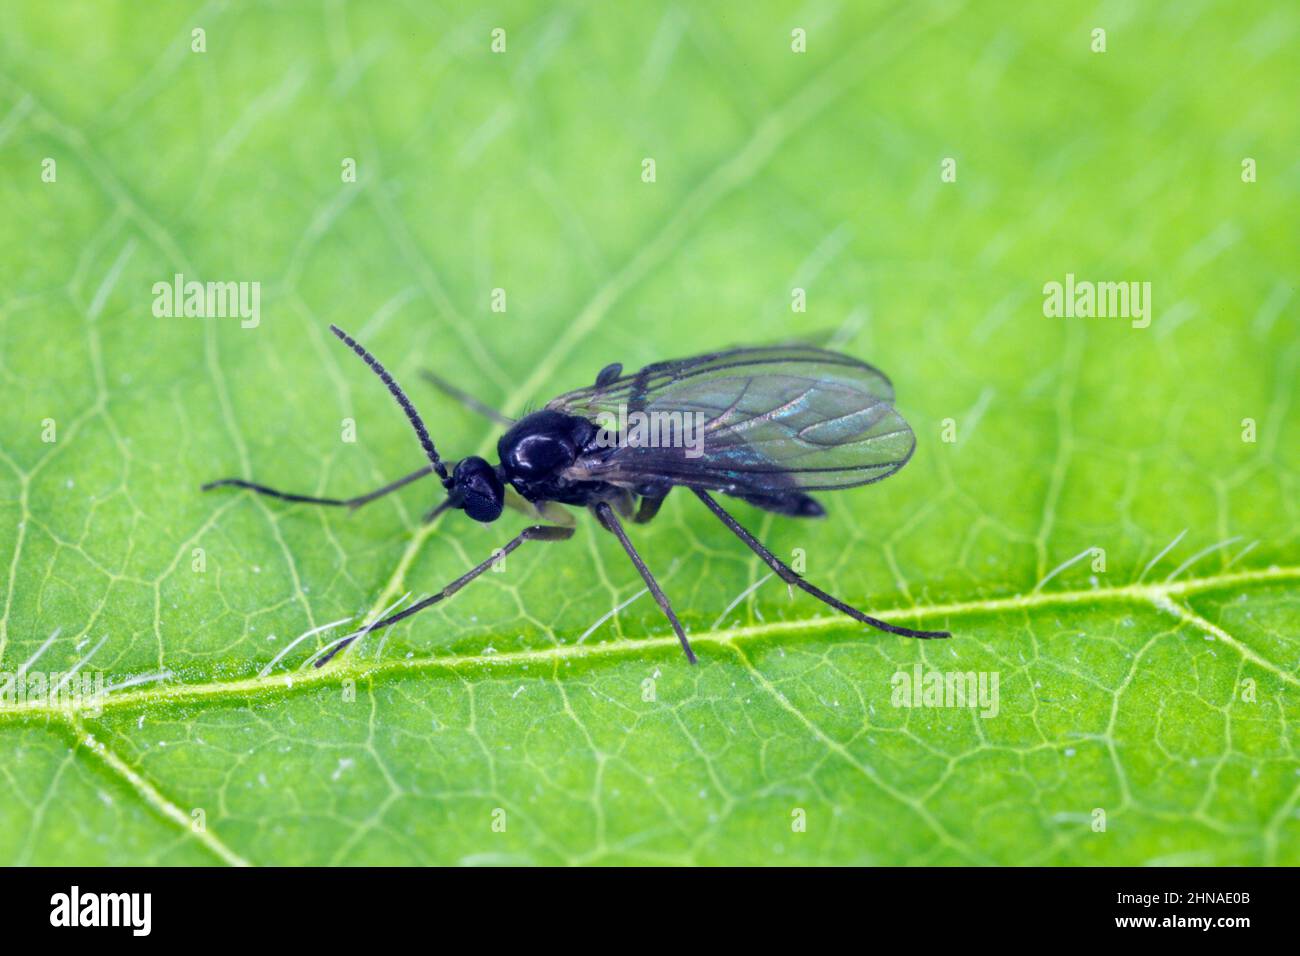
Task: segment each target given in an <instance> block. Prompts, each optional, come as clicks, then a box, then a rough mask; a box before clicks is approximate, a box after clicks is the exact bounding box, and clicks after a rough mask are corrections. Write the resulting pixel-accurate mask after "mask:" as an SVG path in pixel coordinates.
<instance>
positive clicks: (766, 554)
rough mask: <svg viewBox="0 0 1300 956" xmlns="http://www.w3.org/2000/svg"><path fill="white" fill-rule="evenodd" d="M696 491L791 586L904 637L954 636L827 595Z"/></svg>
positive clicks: (703, 493) (700, 491) (880, 628)
mask: <svg viewBox="0 0 1300 956" xmlns="http://www.w3.org/2000/svg"><path fill="white" fill-rule="evenodd" d="M692 490H693V491H694V492H695V494H696V495H698V496H699V499H700V500H701V501H703V502H704V504H705V505H706V506H707V507H708V509H709V510H710V511H712V512H713V513H714V514H715V515H717V516H718V519H719V520H720V521H721V522H722V523H723V524H725V525H726V526H727V527H728V528H730V529H731V532H732V533H733V534H734V535H735V536H736V537H737V538H739V539H740V540H741V541H743V542H745V544H746V545H747V546H748V547H749V549H750V550H751V551H753V552H754V553H755V554H757V555H758V556H759V557H760V558H762V559H763V561H764V562H765V563H766V564H767V566H768V567H769V568H771V569H772V570H773V571H775V572H776V573H777V575H778V576H779V577H780V578H781V580H782V581H784V582H785V583H786V584H787V585H794V586H795V587H797V588H800V589H801V590H804V591H807V592H808V593H809V594H811V595H812V596H813V597H815V598H817V600H819V601H821V602H822V603H823V604H828V605H830V606H831V607H833V608H835V610H837V611H841V612H843V613H844V614H847V615H848V616H849V617H851V618H853V619H854V620H855V621H861V622H862V623H863V624H869V625H870V626H871V627H874V628H876V629H877V630H880V631H888V632H889V633H890V634H901V635H902V636H904V637H919V638H944V637H952V635H951V634H949V633H948V632H947V631H915V630H912V629H911V628H910V627H899V626H898V625H897V624H890V623H888V622H887V621H882V620H880V619H878V618H874V617H871V616H870V615H868V614H863V613H862V612H861V611H859V610H858V609H857V608H855V607H853V606H852V605H849V604H845V603H844V602H843V601H841V600H839V598H835V597H832V596H831V595H829V594H827V593H826V592H825V591H823V590H822V589H821V588H819V587H817V586H816V585H814V584H809V583H808V582H807V581H805V580H804V579H803V578H801V577H800V576H799V575H798V574H797V573H796V572H795V571H794V569H793V568H791V567H790V566H789V565H787V564H786V563H785V562H784V561H782V560H781V559H780V558H778V557H777V556H776V555H774V554H773V553H772V552H771V551H769V550H768V549H767V548H765V547H764V546H763V544H762V543H761V542H760V541H759V540H758V539H757V538H755V537H754V536H753V535H752V534H750V533H749V532H748V531H746V530H745V529H744V528H743V527H742V526H741V524H740V522H738V521H737V520H736V519H735V518H733V517H732V516H731V515H730V514H728V513H727V511H726V510H725V509H724V508H723V507H722V505H720V504H718V503H717V502H716V501H714V500H713V496H712V495H710V494H709V493H708V492H707V491H703V490H701V489H699V488H693V489H692Z"/></svg>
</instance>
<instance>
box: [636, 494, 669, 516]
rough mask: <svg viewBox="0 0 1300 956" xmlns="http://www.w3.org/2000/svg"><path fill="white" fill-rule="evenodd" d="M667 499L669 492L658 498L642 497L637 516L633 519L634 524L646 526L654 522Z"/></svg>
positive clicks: (651, 496) (653, 496)
mask: <svg viewBox="0 0 1300 956" xmlns="http://www.w3.org/2000/svg"><path fill="white" fill-rule="evenodd" d="M669 490H670V491H671V490H672V489H669ZM667 497H668V492H667V491H665V492H664V493H663V494H662V495H658V496H655V495H642V496H641V502H640V504H638V505H637V509H636V516H635V517H634V518H633V519H632V523H633V524H645V523H646V522H648V521H652V520H654V516H655V515H657V514H658V513H659V506H660V505H662V504H663V503H664V499H665V498H667Z"/></svg>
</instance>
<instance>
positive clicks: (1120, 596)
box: [0, 566, 1300, 721]
mask: <svg viewBox="0 0 1300 956" xmlns="http://www.w3.org/2000/svg"><path fill="white" fill-rule="evenodd" d="M1298 579H1300V566H1286V567H1279V566H1273V567H1269V568H1262V569H1257V570H1251V571H1237V572H1232V573H1221V574H1216V575H1210V576H1207V577H1202V578H1188V579H1187V580H1184V581H1172V582H1160V583H1156V584H1126V585H1119V586H1117V587H1110V588H1094V589H1090V590H1084V591H1047V592H1044V591H1033V592H1030V593H1028V594H1016V595H1010V596H1007V597H1001V598H985V599H977V600H972V601H955V602H950V603H944V604H930V605H917V606H914V607H908V608H895V609H893V610H890V611H885V612H881V614H880V616H881V617H883V618H884V619H886V620H897V619H917V618H936V617H943V618H952V617H961V616H972V615H977V614H992V613H999V612H1008V611H1022V610H1035V609H1038V608H1045V607H1058V606H1062V605H1072V604H1085V603H1087V604H1094V605H1095V604H1121V603H1134V604H1144V605H1148V606H1150V607H1153V608H1155V609H1156V610H1158V611H1162V612H1165V613H1171V614H1173V615H1174V616H1175V617H1178V618H1180V619H1182V620H1184V621H1186V622H1188V623H1194V624H1197V625H1198V626H1201V627H1202V629H1203V630H1207V631H1208V632H1210V633H1214V634H1216V635H1217V636H1220V637H1221V638H1222V637H1231V636H1230V635H1228V634H1227V632H1226V631H1224V630H1223V629H1222V628H1220V627H1218V626H1217V625H1214V624H1212V623H1211V622H1208V621H1206V620H1205V619H1204V618H1201V617H1200V616H1199V615H1197V614H1195V613H1194V612H1192V611H1189V610H1188V609H1187V608H1186V607H1185V606H1183V605H1180V604H1176V603H1175V602H1173V600H1172V599H1173V598H1174V597H1177V596H1182V595H1187V594H1196V593H1200V592H1203V591H1212V590H1217V589H1220V588H1224V587H1229V586H1233V585H1238V586H1240V585H1248V584H1268V583H1271V582H1276V581H1291V580H1298ZM844 626H849V619H848V618H846V617H844V616H843V615H838V614H836V615H819V616H817V617H809V618H799V619H793V620H788V621H768V622H764V623H761V624H752V625H747V626H745V627H733V628H729V629H726V630H709V631H702V632H699V633H693V634H691V635H690V638H691V643H692V644H693V645H709V644H711V645H714V646H728V645H733V644H736V643H738V642H741V641H751V640H761V639H762V638H764V637H769V636H773V635H777V634H790V633H798V632H801V631H809V630H821V629H827V628H832V627H844ZM956 639H957V640H960V637H958V638H956ZM1232 640H1233V643H1234V646H1236V648H1237V650H1238V651H1239V652H1241V651H1242V650H1243V647H1244V646H1245V645H1242V644H1241V642H1239V641H1237V640H1236V639H1235V638H1233V639H1232ZM677 646H678V641H677V638H676V636H675V635H672V634H669V635H666V636H659V637H647V638H632V639H624V640H617V641H606V642H604V643H601V644H590V645H588V644H557V645H555V646H553V647H546V648H539V649H534V650H524V651H506V652H503V653H496V654H482V653H480V654H455V655H446V656H442V657H424V658H416V659H411V660H408V659H402V660H391V661H375V662H369V663H367V662H364V661H363V660H362V659H361V658H359V657H349V656H343V657H340V658H338V659H337V663H335V664H332V665H330V666H328V667H324V668H321V669H319V670H318V669H315V668H310V669H308V670H306V671H294V672H291V673H285V674H278V675H274V676H267V677H250V678H246V679H243V680H234V681H205V682H202V683H195V684H176V685H172V686H165V685H162V686H156V687H151V688H142V689H140V690H132V691H123V692H120V693H116V694H109V695H108V696H107V698H106V699H105V700H104V701H103V702H102V707H103V710H104V711H105V712H107V711H110V710H130V709H132V708H137V707H146V706H158V705H160V704H172V703H184V702H188V701H193V700H211V699H214V698H215V699H222V698H229V699H238V700H243V699H247V698H249V697H255V696H260V695H274V694H285V693H288V692H290V691H294V690H302V689H306V688H314V687H330V686H341V685H342V683H343V682H344V681H345V680H349V679H351V680H362V679H370V678H374V677H384V676H387V675H390V674H418V673H420V672H422V671H428V670H456V669H459V668H463V667H484V666H518V665H532V664H545V663H549V664H555V665H558V664H559V663H561V662H563V661H566V660H582V659H591V658H602V657H611V656H622V655H625V654H631V653H633V652H644V651H647V650H649V651H654V650H659V649H661V648H676V647H677ZM1250 656H1253V657H1254V658H1255V659H1256V662H1257V663H1261V664H1263V665H1264V666H1267V667H1269V668H1270V669H1272V670H1273V671H1274V672H1275V673H1277V674H1279V676H1282V677H1283V679H1285V680H1288V682H1290V683H1296V684H1300V680H1297V679H1296V678H1295V677H1292V676H1290V675H1288V674H1287V673H1286V672H1285V671H1281V670H1280V669H1278V668H1277V667H1276V665H1271V664H1269V663H1268V662H1267V661H1264V659H1263V658H1260V657H1259V656H1258V655H1257V654H1254V652H1253V651H1252V652H1250ZM92 710H93V707H92V706H89V705H87V704H86V703H78V702H76V701H73V702H71V703H69V704H68V705H65V706H52V705H49V704H44V703H41V702H37V701H32V702H26V701H25V702H23V703H21V704H11V705H5V706H0V720H3V719H6V718H8V719H30V718H32V717H41V716H44V717H48V718H53V719H59V720H68V721H73V720H76V719H77V718H78V717H80V716H81V715H84V714H88V713H89V712H90V711H92Z"/></svg>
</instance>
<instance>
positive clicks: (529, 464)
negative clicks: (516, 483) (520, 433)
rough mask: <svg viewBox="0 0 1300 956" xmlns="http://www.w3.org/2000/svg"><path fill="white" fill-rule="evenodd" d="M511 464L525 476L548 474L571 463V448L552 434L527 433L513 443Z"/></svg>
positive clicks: (533, 476)
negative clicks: (515, 443)
mask: <svg viewBox="0 0 1300 956" xmlns="http://www.w3.org/2000/svg"><path fill="white" fill-rule="evenodd" d="M512 458H513V461H512V462H511V464H512V465H513V466H514V470H515V471H516V472H517V473H519V474H521V475H523V476H524V477H527V478H537V477H541V476H543V475H549V474H552V473H553V472H555V471H557V470H559V469H560V468H567V467H568V466H569V465H571V464H573V458H574V455H573V448H572V447H571V446H570V445H568V444H567V443H566V442H564V441H561V440H560V439H558V438H555V437H554V436H552V435H529V436H527V437H526V438H523V439H521V440H520V441H519V443H518V444H517V445H515V448H514V453H513V455H512Z"/></svg>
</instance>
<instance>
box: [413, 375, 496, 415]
mask: <svg viewBox="0 0 1300 956" xmlns="http://www.w3.org/2000/svg"><path fill="white" fill-rule="evenodd" d="M420 377H421V378H423V379H424V380H425V381H426V382H428V383H429V384H430V385H432V386H433V387H434V388H436V389H438V391H440V392H442V393H443V394H445V395H447V396H449V397H451V398H454V399H455V400H456V401H458V402H460V403H461V404H462V405H464V406H465V407H466V408H468V409H469V410H470V411H471V412H478V413H479V414H480V415H482V416H483V417H484V418H486V419H488V420H489V421H493V422H496V423H497V424H498V425H504V426H505V427H506V428H509V427H510V426H511V425H513V424H514V423H515V420H514V419H513V418H511V417H510V416H508V415H503V414H501V413H500V412H499V411H497V410H496V409H495V408H493V407H492V406H491V405H488V404H487V403H486V402H480V401H479V400H478V399H477V398H475V397H474V396H473V395H471V394H470V393H469V392H466V391H463V390H461V389H459V388H457V387H456V386H455V385H453V384H451V382H449V381H447V380H446V379H445V378H443V377H442V376H440V375H435V374H434V373H433V372H431V371H429V370H428V369H427V368H422V369H420Z"/></svg>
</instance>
